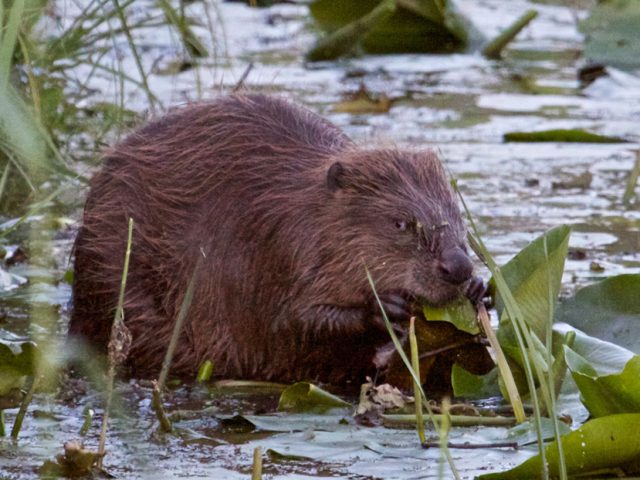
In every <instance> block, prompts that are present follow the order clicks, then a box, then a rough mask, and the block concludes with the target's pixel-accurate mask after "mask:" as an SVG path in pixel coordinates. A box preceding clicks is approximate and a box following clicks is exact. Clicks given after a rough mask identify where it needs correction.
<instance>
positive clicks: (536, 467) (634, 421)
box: [478, 413, 640, 480]
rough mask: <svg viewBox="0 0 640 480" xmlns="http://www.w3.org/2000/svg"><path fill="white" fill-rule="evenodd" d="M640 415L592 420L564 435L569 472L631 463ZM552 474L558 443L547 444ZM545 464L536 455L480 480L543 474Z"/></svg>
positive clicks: (638, 449) (639, 441) (639, 446)
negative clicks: (513, 466)
mask: <svg viewBox="0 0 640 480" xmlns="http://www.w3.org/2000/svg"><path fill="white" fill-rule="evenodd" d="M639 425H640V414H637V413H623V414H618V415H609V416H608V417H602V418H596V419H595V420H591V421H589V422H587V423H585V424H584V425H582V426H581V427H580V428H578V429H577V430H575V431H574V432H571V433H569V434H568V435H565V436H563V437H562V448H563V451H564V456H565V461H566V465H567V473H568V474H569V475H577V474H581V475H586V474H589V473H592V472H597V471H600V470H606V469H613V468H618V467H622V468H624V466H625V465H626V464H629V463H630V462H632V461H633V460H636V459H637V458H638V456H640V435H638V426H639ZM546 458H547V462H548V466H549V475H550V476H551V477H557V476H558V475H559V471H558V448H557V444H556V442H551V443H550V444H549V445H548V446H547V447H546ZM541 472H542V464H541V460H540V456H539V455H536V456H534V457H532V458H530V459H528V460H527V461H526V462H524V463H522V464H520V465H518V466H517V467H515V468H513V469H511V470H508V471H506V472H501V473H490V474H487V475H480V476H479V477H478V478H479V479H481V480H493V479H496V480H497V479H504V480H509V479H517V480H521V479H527V478H535V479H538V478H540V477H541Z"/></svg>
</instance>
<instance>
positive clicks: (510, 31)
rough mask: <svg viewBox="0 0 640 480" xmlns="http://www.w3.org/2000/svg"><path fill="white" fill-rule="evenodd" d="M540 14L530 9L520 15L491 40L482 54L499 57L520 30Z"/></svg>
mask: <svg viewBox="0 0 640 480" xmlns="http://www.w3.org/2000/svg"><path fill="white" fill-rule="evenodd" d="M537 16H538V12H537V11H536V10H528V11H527V12H525V13H524V14H523V15H522V16H520V17H519V18H518V19H517V20H516V21H515V22H513V23H512V24H511V25H510V26H509V27H507V28H506V29H505V30H503V31H502V32H500V34H499V35H498V36H497V37H495V38H494V39H493V40H491V41H490V42H489V43H488V44H487V45H486V46H485V47H484V48H483V49H482V54H483V55H484V56H485V57H487V58H492V59H496V60H497V59H499V58H500V56H501V54H502V50H503V49H504V47H506V46H507V45H508V44H509V42H511V40H513V39H514V38H515V36H516V35H518V33H520V31H521V30H522V29H523V28H524V27H526V26H527V25H528V24H529V22H531V20H533V19H534V18H536V17H537Z"/></svg>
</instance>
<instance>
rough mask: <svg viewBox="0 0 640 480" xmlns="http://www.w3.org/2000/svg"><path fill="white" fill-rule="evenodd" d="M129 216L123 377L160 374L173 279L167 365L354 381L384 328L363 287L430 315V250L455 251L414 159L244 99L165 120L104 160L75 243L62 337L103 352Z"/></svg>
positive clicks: (429, 160)
mask: <svg viewBox="0 0 640 480" xmlns="http://www.w3.org/2000/svg"><path fill="white" fill-rule="evenodd" d="M129 217H132V218H133V220H134V222H135V229H134V236H133V248H132V257H131V265H130V269H129V276H128V279H127V291H126V298H125V321H126V324H127V326H128V327H129V329H130V330H131V333H132V335H133V343H132V348H131V353H130V355H129V360H128V362H129V364H130V365H129V366H130V367H131V368H132V369H133V370H132V373H133V374H134V375H137V376H146V375H155V374H157V372H158V371H159V369H160V365H161V362H162V358H163V356H164V353H165V350H166V347H167V344H168V342H169V337H170V335H171V331H172V328H173V323H174V320H175V318H176V316H177V312H178V309H179V308H180V304H181V302H182V299H183V296H184V293H185V290H186V287H187V284H188V283H189V280H190V279H191V277H192V275H194V269H195V267H196V265H199V267H198V269H197V272H196V273H195V275H196V282H195V285H196V287H195V291H194V298H193V301H192V304H191V306H190V309H189V314H188V317H187V321H186V326H185V328H184V331H183V332H182V335H181V338H180V341H179V344H178V348H177V351H176V355H175V360H174V364H173V367H172V372H173V373H174V374H177V375H182V376H190V375H193V374H195V372H196V370H197V368H198V366H199V365H200V364H201V363H202V362H203V361H204V360H206V359H210V360H212V361H213V363H214V365H215V373H216V374H217V375H218V376H221V377H227V378H231V377H233V378H245V379H264V380H277V381H284V382H290V381H296V380H302V379H308V380H316V381H318V380H319V381H325V382H330V383H344V382H348V381H357V382H360V381H362V380H363V379H364V376H365V375H372V374H374V373H375V367H374V366H373V363H372V359H373V357H374V356H375V353H376V350H377V349H378V348H379V347H381V346H383V345H385V344H387V342H388V339H389V337H388V334H387V333H386V332H384V331H382V330H381V329H380V328H378V327H374V326H373V325H374V323H375V322H374V321H373V320H374V318H375V317H376V315H377V312H378V308H377V305H376V304H375V302H374V300H373V295H372V292H371V288H370V286H369V284H368V281H367V278H366V274H365V265H366V266H367V267H368V269H369V271H370V272H371V274H372V275H373V278H374V279H375V282H376V286H377V290H378V291H379V292H382V293H385V292H399V293H400V294H401V295H402V296H403V297H405V298H412V299H416V298H419V299H423V300H426V301H428V302H430V303H433V304H441V303H443V302H446V301H447V300H450V299H452V298H453V297H455V296H456V295H458V294H459V292H460V289H461V287H460V286H459V285H455V284H451V283H448V282H446V281H444V280H443V279H442V276H441V272H440V270H439V268H438V265H439V264H438V259H439V256H440V254H441V253H442V251H443V250H444V249H449V248H452V247H460V248H462V249H463V250H464V249H465V248H466V247H465V245H464V243H465V240H464V239H465V230H464V227H463V224H462V221H461V218H460V213H459V210H458V206H457V204H456V201H455V197H454V194H453V193H452V191H451V188H450V186H449V182H448V181H447V179H446V176H445V174H444V172H443V168H442V166H441V164H440V162H439V160H438V159H437V158H436V155H435V154H434V153H433V152H431V151H422V152H414V151H403V150H397V149H393V148H389V149H378V150H373V149H362V148H358V147H356V146H355V145H353V144H352V142H351V141H350V140H349V139H348V138H347V137H346V136H345V135H344V134H343V133H342V132H341V131H340V130H339V129H337V128H336V127H335V126H333V125H331V124H330V123H328V122H327V121H325V120H324V119H322V118H321V117H319V116H317V115H315V114H313V113H312V112H310V111H308V110H306V109H303V108H300V107H297V106H294V105H292V104H290V103H287V102H286V101H284V100H282V99H278V98H274V97H267V96H262V95H235V96H227V97H222V98H220V99H218V100H215V101H213V102H210V103H202V104H196V105H192V106H189V107H185V108H183V109H178V110H176V111H174V112H172V113H170V114H169V115H167V116H165V117H164V118H162V119H160V120H157V121H155V122H152V123H150V124H149V125H147V126H146V127H144V128H142V129H141V130H139V131H137V132H136V133H133V134H132V135H130V136H129V137H128V138H127V139H126V140H125V141H124V142H123V143H121V144H120V145H118V146H116V147H115V148H114V149H113V150H111V151H109V152H108V153H107V155H106V159H105V162H104V167H103V169H102V171H101V172H99V173H98V174H97V175H96V176H95V177H94V178H93V180H92V182H91V190H90V193H89V196H88V199H87V203H86V207H85V213H84V222H83V225H82V227H81V229H80V232H79V234H78V238H77V241H76V245H75V277H74V278H75V281H74V286H73V295H74V309H73V314H72V318H71V325H70V332H71V334H74V335H80V336H83V337H85V338H87V339H89V340H90V341H91V342H92V343H94V344H96V345H98V346H101V347H102V348H104V346H105V345H106V344H107V341H108V336H109V331H110V326H111V322H112V319H113V313H114V309H115V305H116V302H117V297H118V289H119V283H120V278H121V274H122V267H123V257H124V251H125V244H126V238H125V237H126V230H127V219H128V218H129Z"/></svg>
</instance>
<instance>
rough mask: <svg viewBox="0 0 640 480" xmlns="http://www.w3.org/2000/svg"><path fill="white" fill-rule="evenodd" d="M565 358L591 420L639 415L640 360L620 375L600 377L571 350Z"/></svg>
mask: <svg viewBox="0 0 640 480" xmlns="http://www.w3.org/2000/svg"><path fill="white" fill-rule="evenodd" d="M565 358H566V360H567V365H568V367H569V370H570V371H571V374H572V376H573V380H574V381H575V382H576V385H577V386H578V389H579V390H580V395H581V398H582V402H583V403H584V405H585V406H586V407H587V409H588V410H589V413H590V414H591V416H592V417H603V416H605V415H611V414H613V413H640V356H637V355H636V356H634V357H633V358H632V359H631V360H629V361H628V362H627V364H626V365H625V366H624V368H623V369H622V371H621V372H619V373H614V374H609V375H600V374H598V372H597V371H596V369H595V368H594V367H593V366H592V365H591V364H590V363H589V362H588V361H587V360H586V359H585V358H584V357H582V356H580V355H579V354H577V353H576V352H574V351H573V350H571V349H570V348H568V347H565Z"/></svg>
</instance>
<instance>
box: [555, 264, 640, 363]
mask: <svg viewBox="0 0 640 480" xmlns="http://www.w3.org/2000/svg"><path fill="white" fill-rule="evenodd" d="M638 292H640V275H638V274H625V275H618V276H615V277H611V278H607V279H606V280H603V281H601V282H598V283H596V284H593V285H590V286H588V287H585V288H582V289H581V290H578V292H577V293H576V294H575V296H573V297H572V298H570V299H569V300H566V301H564V302H562V303H561V304H560V305H559V306H558V314H557V316H556V318H557V321H561V322H566V323H568V324H569V325H573V326H574V327H576V328H579V329H580V330H582V331H584V332H585V333H587V334H589V335H592V336H594V337H598V338H601V339H603V340H608V341H610V342H613V343H615V344H617V345H621V346H623V347H626V348H628V349H630V350H632V351H634V352H636V353H640V295H638Z"/></svg>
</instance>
